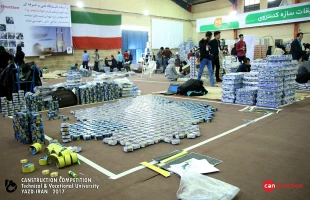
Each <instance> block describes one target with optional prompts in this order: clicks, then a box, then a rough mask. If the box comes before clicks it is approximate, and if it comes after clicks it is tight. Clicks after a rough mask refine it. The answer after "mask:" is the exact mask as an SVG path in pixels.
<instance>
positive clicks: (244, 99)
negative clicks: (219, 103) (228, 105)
mask: <svg viewBox="0 0 310 200" xmlns="http://www.w3.org/2000/svg"><path fill="white" fill-rule="evenodd" d="M256 95H257V88H254V87H252V88H250V87H248V88H240V89H237V91H236V102H235V103H237V104H244V105H251V106H252V105H255V104H256Z"/></svg>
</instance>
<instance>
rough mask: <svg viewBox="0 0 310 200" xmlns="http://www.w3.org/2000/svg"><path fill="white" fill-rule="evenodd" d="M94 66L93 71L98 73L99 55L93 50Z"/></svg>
mask: <svg viewBox="0 0 310 200" xmlns="http://www.w3.org/2000/svg"><path fill="white" fill-rule="evenodd" d="M94 58H95V65H94V71H96V72H99V54H98V49H96V50H95V55H94Z"/></svg>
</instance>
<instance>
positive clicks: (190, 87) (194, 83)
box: [177, 79, 208, 95]
mask: <svg viewBox="0 0 310 200" xmlns="http://www.w3.org/2000/svg"><path fill="white" fill-rule="evenodd" d="M188 91H195V93H193V94H196V95H197V94H198V93H201V95H206V94H207V93H208V91H207V90H206V89H205V88H204V87H203V82H202V81H201V80H197V79H190V80H188V81H186V82H185V83H183V84H181V85H180V86H179V87H178V92H177V94H181V95H187V92H188Z"/></svg>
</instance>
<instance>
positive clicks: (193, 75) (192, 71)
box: [189, 56, 196, 79]
mask: <svg viewBox="0 0 310 200" xmlns="http://www.w3.org/2000/svg"><path fill="white" fill-rule="evenodd" d="M189 65H190V72H189V77H190V78H191V79H192V78H196V57H195V56H192V57H190V58H189Z"/></svg>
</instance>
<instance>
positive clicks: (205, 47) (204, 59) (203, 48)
mask: <svg viewBox="0 0 310 200" xmlns="http://www.w3.org/2000/svg"><path fill="white" fill-rule="evenodd" d="M211 37H212V33H211V32H210V31H207V32H206V36H205V37H204V38H202V39H201V40H200V42H199V50H200V68H199V72H198V80H200V79H201V76H202V73H203V69H204V67H205V65H207V67H208V71H209V75H210V85H211V87H214V86H216V85H215V84H214V75H213V69H212V62H211V55H210V46H209V42H210V39H211Z"/></svg>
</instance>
